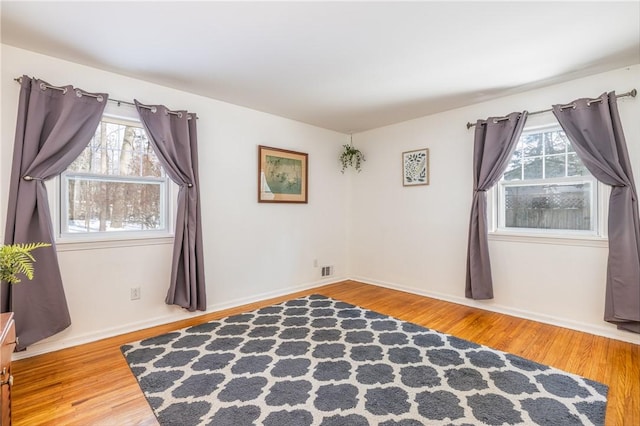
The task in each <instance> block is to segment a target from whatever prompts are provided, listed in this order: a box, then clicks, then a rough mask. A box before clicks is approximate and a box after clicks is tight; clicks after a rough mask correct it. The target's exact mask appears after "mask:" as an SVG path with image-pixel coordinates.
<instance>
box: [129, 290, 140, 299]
mask: <svg viewBox="0 0 640 426" xmlns="http://www.w3.org/2000/svg"><path fill="white" fill-rule="evenodd" d="M138 299H140V287H131V300H138Z"/></svg>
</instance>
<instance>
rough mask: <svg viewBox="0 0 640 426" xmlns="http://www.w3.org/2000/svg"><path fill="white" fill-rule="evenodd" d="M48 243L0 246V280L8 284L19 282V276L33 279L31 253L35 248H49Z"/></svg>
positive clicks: (32, 258) (33, 260) (33, 259)
mask: <svg viewBox="0 0 640 426" xmlns="http://www.w3.org/2000/svg"><path fill="white" fill-rule="evenodd" d="M49 246H51V244H48V243H26V244H22V243H21V244H9V245H4V246H0V280H1V281H6V282H8V283H9V284H17V283H19V282H20V278H18V275H19V274H22V275H24V276H25V277H27V279H29V280H32V279H33V273H34V267H33V263H34V262H35V261H36V259H35V258H34V257H33V254H31V252H32V251H33V250H35V249H37V248H41V247H49Z"/></svg>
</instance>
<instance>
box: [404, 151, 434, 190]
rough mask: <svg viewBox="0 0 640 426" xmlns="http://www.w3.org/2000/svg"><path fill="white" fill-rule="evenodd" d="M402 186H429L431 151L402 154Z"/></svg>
mask: <svg viewBox="0 0 640 426" xmlns="http://www.w3.org/2000/svg"><path fill="white" fill-rule="evenodd" d="M402 185H404V186H418V185H429V149H428V148H424V149H416V150H414V151H407V152H403V153H402Z"/></svg>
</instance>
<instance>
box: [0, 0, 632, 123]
mask: <svg viewBox="0 0 640 426" xmlns="http://www.w3.org/2000/svg"><path fill="white" fill-rule="evenodd" d="M1 14H2V26H1V29H2V32H1V36H2V43H5V44H9V45H12V46H16V47H20V48H24V49H28V50H32V51H35V52H41V53H45V54H47V55H50V56H55V57H59V58H62V59H66V60H70V61H73V62H77V63H80V64H85V65H89V66H94V67H97V68H101V69H105V70H108V71H113V72H116V73H120V74H124V75H127V76H131V77H136V78H139V79H143V80H147V81H151V82H154V83H158V84H161V85H164V86H168V87H172V88H176V89H180V90H184V91H187V92H192V93H197V94H200V95H203V96H208V97H211V98H215V99H219V100H222V101H226V102H230V103H233V104H238V105H243V106H246V107H249V108H253V109H256V110H260V111H265V112H269V113H272V114H276V115H280V116H283V117H288V118H292V119H295V120H299V121H302V122H305V123H310V124H313V125H317V126H320V127H324V128H327V129H333V130H337V131H340V132H343V133H351V132H354V133H355V132H359V131H363V130H367V129H371V128H375V127H380V126H384V125H387V124H392V123H396V122H400V121H404V120H408V119H412V118H416V117H420V116H423V115H427V114H431V113H435V112H440V111H444V110H448V109H452V108H456V107H460V106H463V105H469V104H473V103H477V102H480V101H484V100H488V99H492V98H495V97H498V96H503V95H507V94H513V93H517V92H520V91H524V90H528V89H531V88H534V87H541V86H544V85H548V84H551V83H557V82H561V81H564V80H569V79H572V78H576V77H580V76H584V75H589V74H593V73H597V72H603V71H607V70H610V69H615V68H619V67H623V66H627V65H632V64H637V63H640V1H626V2H607V1H605V2H593V1H591V2H548V3H542V2H480V1H475V2H455V1H449V2H363V1H360V2H336V1H334V2H203V1H201V2H157V1H156V2H150V1H146V2H95V1H94V2H56V1H48V2H24V1H23V2H13V1H2V2H1ZM24 72H25V73H26V74H29V70H24ZM3 77H4V76H3ZM36 77H39V78H43V79H45V80H46V79H47V76H46V75H42V76H40V75H38V76H36ZM52 83H54V84H73V81H69V82H52ZM97 89H99V88H96V89H94V90H97ZM612 89H618V90H622V89H626V88H612ZM156 101H157V102H162V100H161V99H159V100H156ZM174 107H176V108H177V107H180V106H174Z"/></svg>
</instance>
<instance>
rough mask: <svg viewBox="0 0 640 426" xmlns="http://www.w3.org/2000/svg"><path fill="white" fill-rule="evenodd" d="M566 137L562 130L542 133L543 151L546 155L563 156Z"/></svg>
mask: <svg viewBox="0 0 640 426" xmlns="http://www.w3.org/2000/svg"><path fill="white" fill-rule="evenodd" d="M566 147H567V137H566V136H565V134H564V132H563V131H562V130H556V131H553V132H545V133H544V149H545V154H546V155H552V154H564V152H565V150H566Z"/></svg>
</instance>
